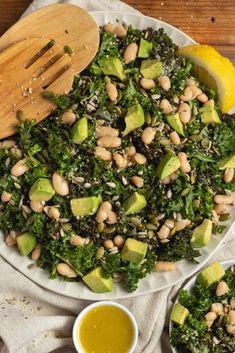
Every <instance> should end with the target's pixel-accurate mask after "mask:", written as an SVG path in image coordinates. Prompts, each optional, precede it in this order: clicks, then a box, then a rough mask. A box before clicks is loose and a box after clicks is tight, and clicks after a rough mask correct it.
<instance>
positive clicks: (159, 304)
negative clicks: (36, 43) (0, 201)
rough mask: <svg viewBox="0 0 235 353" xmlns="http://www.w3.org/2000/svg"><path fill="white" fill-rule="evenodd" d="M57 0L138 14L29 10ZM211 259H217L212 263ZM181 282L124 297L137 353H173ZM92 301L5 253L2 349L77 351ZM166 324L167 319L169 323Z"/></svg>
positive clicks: (225, 255) (229, 248)
mask: <svg viewBox="0 0 235 353" xmlns="http://www.w3.org/2000/svg"><path fill="white" fill-rule="evenodd" d="M57 2H67V3H73V4H77V5H79V6H81V7H83V8H85V9H87V10H89V11H95V10H114V11H128V12H137V11H136V10H134V9H133V8H131V7H130V6H128V5H126V4H124V3H122V2H120V1H117V0H99V1H95V0H87V1H86V0H73V1H66V0H65V1H59V0H44V1H43V0H35V1H34V2H33V3H32V4H31V5H30V7H29V9H28V10H27V11H26V13H29V12H31V11H33V10H35V9H37V8H40V7H42V6H46V5H49V4H53V3H57ZM229 258H235V239H234V236H233V237H232V238H231V239H230V241H229V242H228V244H227V245H226V247H221V248H220V250H219V251H218V252H217V254H216V255H215V256H214V257H213V260H215V259H218V260H224V259H229ZM210 262H212V260H211V261H210ZM179 287H180V285H178V286H176V287H174V288H173V289H172V288H169V289H166V290H163V291H160V292H157V293H155V294H149V295H144V296H139V297H136V298H133V299H123V300H119V301H118V302H120V303H121V304H123V305H125V306H126V307H127V308H128V309H130V310H131V311H132V313H133V314H134V316H135V317H136V320H137V323H138V327H139V331H140V336H139V340H138V346H137V349H136V351H135V353H169V352H170V351H171V350H170V348H169V342H168V338H167V327H166V330H165V331H164V334H163V335H162V347H161V339H160V338H161V334H162V330H163V327H164V322H165V318H166V314H169V311H170V307H171V305H172V300H171V299H172V298H174V297H175V294H176V292H177V290H178V288H179ZM88 304H90V302H88V301H83V300H77V299H72V298H68V297H65V296H62V295H59V294H55V293H53V292H51V291H48V290H46V289H44V288H41V287H40V286H38V285H36V284H35V283H34V282H32V281H31V280H29V279H28V278H27V277H25V276H24V275H22V274H21V273H20V272H18V271H17V270H16V269H14V268H13V267H12V266H11V265H10V264H9V263H7V262H6V261H5V260H4V259H2V258H1V257H0V337H1V338H2V340H3V342H4V345H3V346H2V349H1V347H0V352H1V353H48V352H52V351H53V352H57V353H72V352H75V350H74V348H73V345H72V340H71V329H72V325H73V322H74V320H75V317H76V315H77V314H78V313H79V312H80V311H81V310H82V309H83V308H84V307H85V306H86V305H88ZM166 323H167V321H166Z"/></svg>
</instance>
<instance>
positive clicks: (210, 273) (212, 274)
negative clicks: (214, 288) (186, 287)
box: [197, 262, 225, 287]
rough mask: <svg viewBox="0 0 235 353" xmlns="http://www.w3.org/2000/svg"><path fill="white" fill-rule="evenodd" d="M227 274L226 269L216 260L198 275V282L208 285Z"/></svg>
mask: <svg viewBox="0 0 235 353" xmlns="http://www.w3.org/2000/svg"><path fill="white" fill-rule="evenodd" d="M224 275H225V270H224V268H223V266H222V265H221V264H220V263H219V262H214V263H213V264H212V265H210V266H208V267H206V268H205V269H204V270H203V271H202V272H201V273H199V275H198V276H197V282H199V283H203V284H204V285H206V287H209V286H210V285H211V284H213V283H215V282H218V281H220V280H221V278H222V277H223V276H224Z"/></svg>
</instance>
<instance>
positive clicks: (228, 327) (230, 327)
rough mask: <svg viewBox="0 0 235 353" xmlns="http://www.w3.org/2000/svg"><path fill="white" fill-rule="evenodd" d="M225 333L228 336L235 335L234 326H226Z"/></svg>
mask: <svg viewBox="0 0 235 353" xmlns="http://www.w3.org/2000/svg"><path fill="white" fill-rule="evenodd" d="M226 331H227V332H228V333H229V334H230V335H233V334H234V333H235V326H233V325H226Z"/></svg>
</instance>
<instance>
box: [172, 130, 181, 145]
mask: <svg viewBox="0 0 235 353" xmlns="http://www.w3.org/2000/svg"><path fill="white" fill-rule="evenodd" d="M169 136H170V140H171V142H172V143H173V144H174V145H180V137H179V135H178V133H177V132H176V131H173V132H171V133H170V135H169Z"/></svg>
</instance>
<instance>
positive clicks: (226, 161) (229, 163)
mask: <svg viewBox="0 0 235 353" xmlns="http://www.w3.org/2000/svg"><path fill="white" fill-rule="evenodd" d="M226 168H235V154H233V155H231V156H228V157H225V158H223V159H221V161H220V162H219V169H220V170H223V169H226Z"/></svg>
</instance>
